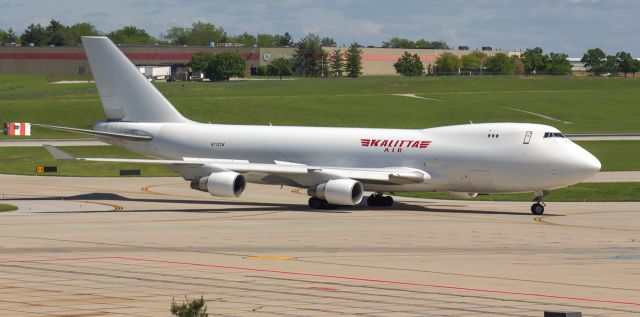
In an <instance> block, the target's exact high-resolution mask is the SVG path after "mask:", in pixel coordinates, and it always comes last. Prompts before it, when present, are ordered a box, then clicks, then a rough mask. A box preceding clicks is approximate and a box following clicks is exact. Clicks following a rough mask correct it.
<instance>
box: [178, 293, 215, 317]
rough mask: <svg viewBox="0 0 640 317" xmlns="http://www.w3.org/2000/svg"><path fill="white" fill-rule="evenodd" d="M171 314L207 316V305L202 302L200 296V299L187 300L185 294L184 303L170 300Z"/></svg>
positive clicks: (190, 316) (187, 316)
mask: <svg viewBox="0 0 640 317" xmlns="http://www.w3.org/2000/svg"><path fill="white" fill-rule="evenodd" d="M169 311H170V312H171V314H172V315H175V316H178V317H208V316H209V314H208V313H207V305H206V304H205V303H204V298H203V297H202V296H200V299H194V300H192V301H189V299H187V298H186V296H185V302H184V303H180V304H178V303H176V301H175V300H172V301H171V309H169Z"/></svg>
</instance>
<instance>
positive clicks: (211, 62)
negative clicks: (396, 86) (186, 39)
mask: <svg viewBox="0 0 640 317" xmlns="http://www.w3.org/2000/svg"><path fill="white" fill-rule="evenodd" d="M326 39H327V38H320V36H318V35H316V34H313V33H311V34H308V35H307V36H305V37H304V38H302V39H300V40H299V41H298V42H296V43H295V44H294V45H293V46H294V47H295V50H296V52H295V54H294V55H293V58H292V59H288V58H286V57H277V58H275V59H273V60H271V61H270V62H269V64H268V65H267V66H260V68H258V70H257V75H267V76H280V77H282V76H291V75H298V76H306V77H328V76H334V77H341V76H343V75H346V76H348V77H358V76H359V75H361V74H362V49H361V46H360V45H359V44H358V43H353V44H351V45H350V46H349V47H348V48H347V49H346V50H345V51H344V52H343V51H342V50H341V49H339V48H334V49H332V50H331V51H327V50H325V49H324V48H323V46H325V45H324V44H325V43H326ZM187 66H189V67H191V68H192V70H193V71H196V72H202V73H203V74H204V75H205V76H206V77H207V78H208V79H210V80H229V78H231V77H244V75H245V69H246V62H245V60H244V59H243V58H242V56H241V55H240V54H238V53H235V52H225V53H220V54H213V53H208V52H199V53H196V54H194V56H193V57H192V58H191V60H190V61H189V62H188V63H187Z"/></svg>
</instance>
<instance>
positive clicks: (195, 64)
mask: <svg viewBox="0 0 640 317" xmlns="http://www.w3.org/2000/svg"><path fill="white" fill-rule="evenodd" d="M214 55H215V54H213V53H209V52H198V53H195V54H193V56H191V60H189V62H187V66H189V67H191V69H193V70H194V71H196V72H204V70H205V69H206V68H207V65H209V62H210V61H211V60H213V59H214V58H215V57H214Z"/></svg>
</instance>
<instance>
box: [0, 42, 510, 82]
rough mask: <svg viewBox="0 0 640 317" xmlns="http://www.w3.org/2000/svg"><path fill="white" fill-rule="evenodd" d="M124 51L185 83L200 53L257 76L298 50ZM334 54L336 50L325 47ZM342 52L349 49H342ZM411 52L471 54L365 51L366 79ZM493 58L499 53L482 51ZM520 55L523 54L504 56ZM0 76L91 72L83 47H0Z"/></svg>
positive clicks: (387, 71) (390, 71)
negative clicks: (229, 60)
mask: <svg viewBox="0 0 640 317" xmlns="http://www.w3.org/2000/svg"><path fill="white" fill-rule="evenodd" d="M121 49H122V51H123V52H124V53H125V54H126V55H127V56H128V57H129V58H130V59H131V61H132V62H133V63H134V64H136V65H140V66H142V65H145V66H147V65H158V66H160V65H169V66H171V67H172V74H173V76H174V77H176V78H178V79H183V78H184V76H185V72H186V71H187V69H186V68H185V65H186V63H187V62H188V61H189V60H190V59H191V57H192V56H193V54H195V53H197V52H213V53H217V52H225V51H227V52H228V51H231V52H237V53H240V54H241V55H242V56H243V57H244V59H245V60H246V62H247V72H248V73H250V74H255V73H256V71H257V69H258V67H260V66H266V65H267V64H269V62H270V61H271V60H273V59H274V58H277V57H286V58H292V57H293V55H294V54H295V48H291V47H193V46H121ZM325 49H326V50H327V51H329V52H331V51H332V50H333V49H334V48H330V47H326V48H325ZM340 49H341V50H342V51H343V52H344V51H345V50H346V48H340ZM405 51H408V52H409V53H411V54H418V56H420V59H421V60H422V62H423V63H424V64H425V65H428V64H433V63H435V61H436V59H437V58H438V56H439V55H440V54H442V53H443V52H451V53H453V54H456V55H458V56H462V55H465V54H468V53H470V52H473V51H469V50H434V49H398V48H362V65H363V69H362V73H363V75H395V74H396V71H395V69H394V68H393V64H394V63H395V62H396V61H397V60H398V58H399V57H400V56H402V54H403V53H404V52H405ZM483 52H484V53H486V54H487V55H493V54H495V53H497V51H483ZM503 53H506V54H508V55H514V54H517V55H519V54H520V52H503ZM0 73H12V74H44V75H48V76H52V77H55V76H65V75H77V76H87V77H88V76H90V74H91V70H90V68H89V64H88V62H87V58H86V56H85V54H84V49H83V48H82V47H81V46H77V47H29V46H18V47H0Z"/></svg>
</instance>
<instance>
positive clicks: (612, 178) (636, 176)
mask: <svg viewBox="0 0 640 317" xmlns="http://www.w3.org/2000/svg"><path fill="white" fill-rule="evenodd" d="M584 182H585V183H624V182H640V171H620V172H600V173H598V174H596V175H595V176H593V177H591V178H590V179H588V180H586V181H584Z"/></svg>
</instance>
